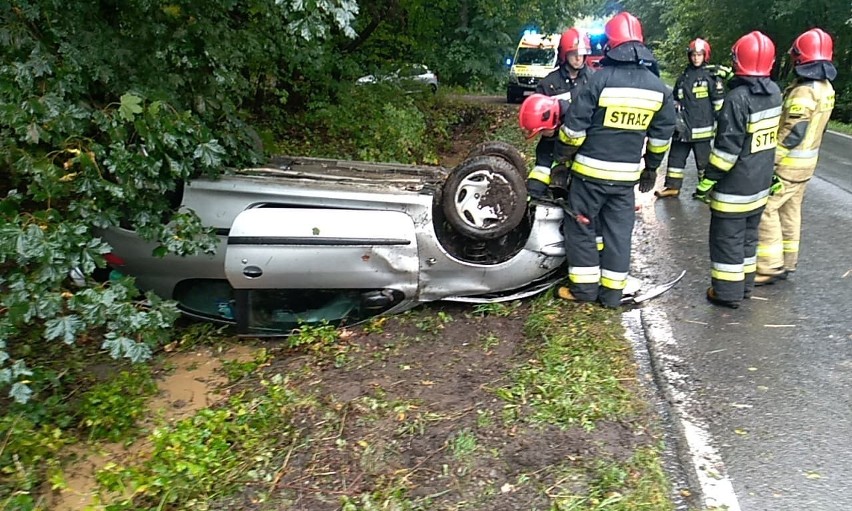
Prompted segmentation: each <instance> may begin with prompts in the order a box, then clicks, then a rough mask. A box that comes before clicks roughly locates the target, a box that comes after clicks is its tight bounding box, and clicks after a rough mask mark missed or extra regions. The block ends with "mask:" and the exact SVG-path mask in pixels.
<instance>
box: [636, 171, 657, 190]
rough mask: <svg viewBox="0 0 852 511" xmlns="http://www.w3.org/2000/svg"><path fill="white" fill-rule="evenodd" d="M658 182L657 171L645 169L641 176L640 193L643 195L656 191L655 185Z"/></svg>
mask: <svg viewBox="0 0 852 511" xmlns="http://www.w3.org/2000/svg"><path fill="white" fill-rule="evenodd" d="M656 182H657V170H656V169H647V168H646V169H645V170H643V171H642V174H641V175H640V176H639V191H640V192H642V193H645V192H650V191H651V190H653V189H654V184H655V183H656Z"/></svg>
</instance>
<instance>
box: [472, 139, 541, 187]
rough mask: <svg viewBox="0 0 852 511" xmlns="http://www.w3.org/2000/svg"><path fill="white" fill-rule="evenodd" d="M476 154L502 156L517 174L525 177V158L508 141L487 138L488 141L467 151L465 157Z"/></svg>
mask: <svg viewBox="0 0 852 511" xmlns="http://www.w3.org/2000/svg"><path fill="white" fill-rule="evenodd" d="M477 156H496V157H498V158H503V159H504V160H506V161H507V162H509V163H510V164H512V166H513V167H515V170H517V171H518V174H520V175H521V177H522V178H523V179H526V178H527V162H526V160H524V157H523V156H522V155H521V152H520V151H518V149H517V148H516V147H515V146H513V145H512V144H510V143H508V142H503V141H502V140H489V141H488V142H482V143H480V144H477V145H476V147H474V148H473V149H471V150H470V152H469V153H467V159H471V158H475V157H477Z"/></svg>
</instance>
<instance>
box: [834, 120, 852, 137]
mask: <svg viewBox="0 0 852 511" xmlns="http://www.w3.org/2000/svg"><path fill="white" fill-rule="evenodd" d="M828 129H830V130H833V131H838V132H840V133H845V134H847V135H852V124H846V123H843V122H840V121H828Z"/></svg>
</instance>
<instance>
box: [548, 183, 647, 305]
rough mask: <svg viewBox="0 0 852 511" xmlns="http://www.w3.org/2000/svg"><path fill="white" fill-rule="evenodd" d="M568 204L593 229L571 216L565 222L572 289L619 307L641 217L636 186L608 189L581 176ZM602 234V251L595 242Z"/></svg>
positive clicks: (583, 296)
mask: <svg viewBox="0 0 852 511" xmlns="http://www.w3.org/2000/svg"><path fill="white" fill-rule="evenodd" d="M568 204H570V205H571V207H572V209H573V210H574V212H575V213H582V214H583V215H585V216H586V217H588V218H589V219H590V220H591V224H590V225H583V224H581V223H579V222H577V221H575V220H573V219H571V218H565V221H564V222H563V227H562V230H563V233H564V235H565V252H566V256H567V260H568V288H569V289H570V290H571V294H573V295H574V296H575V297H576V298H577V299H578V300H583V301H596V300H597V301H600V302H601V303H602V304H604V305H605V306H607V307H617V306H619V305H620V304H621V295H622V292H623V290H624V286H625V285H626V284H627V272H628V271H629V269H630V240H631V236H632V235H633V222H634V220H635V218H636V210H635V209H634V204H635V199H634V193H633V186H630V185H615V186H613V185H602V184H598V183H593V182H591V181H585V180H583V179H582V178H580V177H578V176H576V175H575V176H574V179H573V180H572V181H571V186H570V187H569V188H568ZM597 231H599V232H600V234H601V235H602V236H603V239H604V240H605V243H604V246H603V249H602V250H601V251H600V252H599V251H598V248H597V244H596V242H595V237H596V232H597Z"/></svg>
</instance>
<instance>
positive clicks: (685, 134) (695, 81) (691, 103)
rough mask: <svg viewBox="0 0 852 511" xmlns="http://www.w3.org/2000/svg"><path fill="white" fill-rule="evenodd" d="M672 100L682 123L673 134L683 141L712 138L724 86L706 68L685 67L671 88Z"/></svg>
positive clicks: (723, 97) (701, 140) (700, 140)
mask: <svg viewBox="0 0 852 511" xmlns="http://www.w3.org/2000/svg"><path fill="white" fill-rule="evenodd" d="M673 93H674V100H675V102H676V105H677V106H678V109H679V112H678V113H679V115H681V116H682V118H683V121H684V127H683V131H682V132H681V133H677V134H676V135H677V136H678V137H679V138H680V140H681V141H683V142H703V141H705V140H710V139H712V138H713V124H714V123H715V121H716V112H718V111H719V110H721V109H722V102H723V101H724V99H725V84H724V83H722V80H720V79H719V77H718V76H716V75H715V74H714V73H713V72H711V71H710V70H709V69H707V66H704V65H702V66H699V67H695V66H693V65H689V66H686V69H684V71H683V73H681V75H680V76H679V77H678V78H677V81H676V82H675V86H674V91H673Z"/></svg>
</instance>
